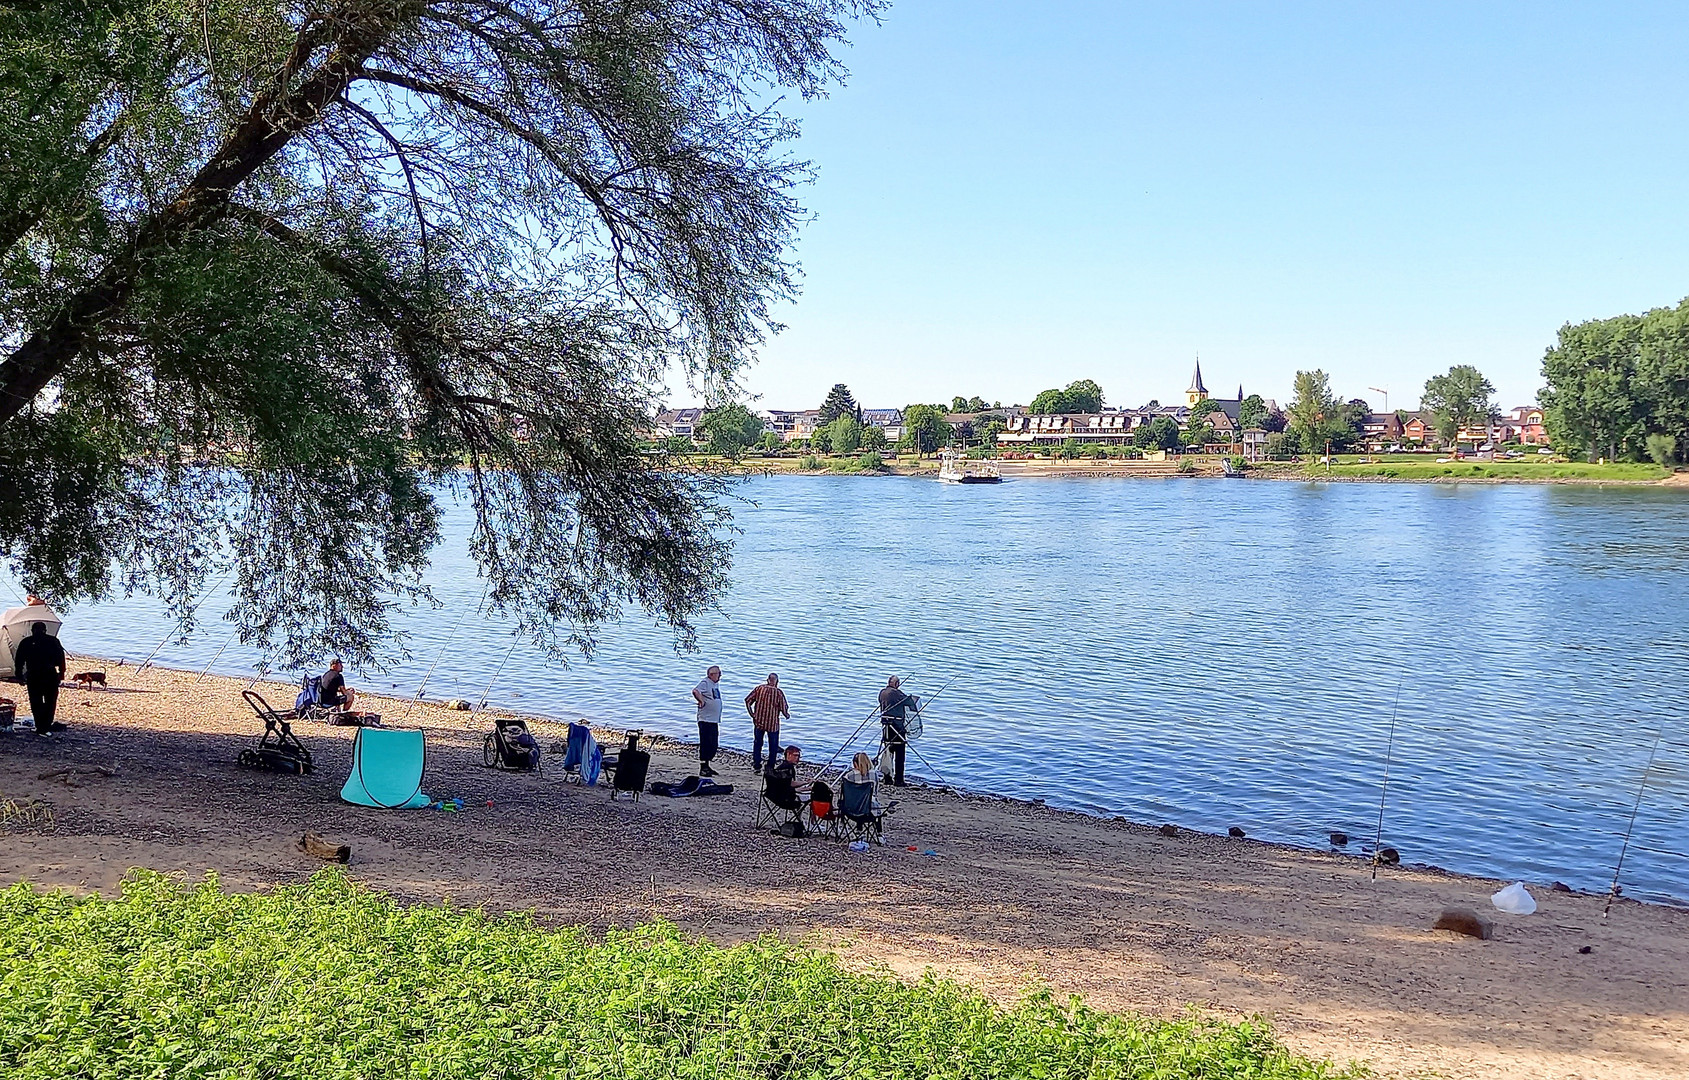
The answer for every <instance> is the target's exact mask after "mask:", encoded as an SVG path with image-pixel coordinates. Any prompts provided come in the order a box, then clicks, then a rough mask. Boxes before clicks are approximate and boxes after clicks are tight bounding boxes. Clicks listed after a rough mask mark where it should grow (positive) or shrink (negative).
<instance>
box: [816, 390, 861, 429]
mask: <svg viewBox="0 0 1689 1080" xmlns="http://www.w3.org/2000/svg"><path fill="white" fill-rule="evenodd" d="M841 416H853V417H855V418H856V419H857V420H858V421H860V420H861V419H862V406H860V405H858V404H857V403H856V398H855V397H854V396H853V395H852V394H851V392H850V387H848V386H846V385H845V384H844V383H834V384H833V388H832V389H831V390H829V391H827V400H826V401H823V402H822V403H821V410H820V413H819V414H818V415H817V416H816V417H815V423H816V426H817V427H825V426H827V425H828V424H831V423H832V422H833V421H834V420H837V419H838V418H839V417H841Z"/></svg>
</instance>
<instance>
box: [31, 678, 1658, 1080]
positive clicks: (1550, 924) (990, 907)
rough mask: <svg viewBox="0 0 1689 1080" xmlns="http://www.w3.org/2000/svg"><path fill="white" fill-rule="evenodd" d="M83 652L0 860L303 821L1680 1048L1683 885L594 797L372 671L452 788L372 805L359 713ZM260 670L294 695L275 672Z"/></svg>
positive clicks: (672, 769) (996, 952) (926, 938)
mask: <svg viewBox="0 0 1689 1080" xmlns="http://www.w3.org/2000/svg"><path fill="white" fill-rule="evenodd" d="M78 666H79V667H80V666H86V667H103V668H104V670H106V672H107V673H108V676H109V681H110V688H109V689H107V690H100V689H93V690H71V689H67V690H65V691H64V692H63V694H62V696H61V699H60V719H61V720H62V721H64V722H66V723H67V724H69V725H71V730H70V731H68V732H66V733H63V734H61V735H59V736H57V737H55V738H53V739H51V740H41V739H37V738H35V737H33V736H31V735H29V734H17V735H13V736H12V737H10V738H4V739H0V798H4V799H7V800H11V801H12V802H13V803H14V804H30V803H33V804H34V811H35V812H34V813H32V814H30V815H28V817H29V818H30V820H23V819H18V820H12V821H9V822H8V823H7V824H5V825H4V826H0V836H3V837H4V843H3V845H0V880H3V881H5V882H7V883H10V882H14V881H18V880H28V881H31V882H34V883H38V884H41V885H45V886H63V887H67V888H70V889H73V890H79V891H86V890H99V891H102V892H109V891H112V890H114V889H115V888H116V887H117V884H118V882H119V880H120V879H121V878H122V876H123V874H124V872H125V870H126V869H127V868H129V867H134V866H145V867H150V868H153V869H157V870H162V871H167V872H173V873H179V874H182V875H184V876H186V877H188V878H198V877H200V876H202V875H204V874H206V873H208V872H212V873H215V874H217V875H218V876H219V878H220V879H221V880H222V881H223V883H224V884H225V885H226V886H228V887H231V888H239V889H251V888H264V887H266V886H269V885H273V884H275V883H278V882H289V881H296V880H298V879H300V878H302V877H305V876H307V875H309V874H311V873H312V872H313V871H315V870H316V869H318V868H319V867H320V866H321V865H322V864H321V863H320V862H317V861H315V860H313V859H310V858H308V857H306V856H305V855H303V854H301V853H300V852H299V851H298V850H296V848H295V846H294V844H295V841H297V840H298V838H299V836H300V834H301V833H302V832H304V831H305V830H307V829H310V830H314V831H316V832H318V833H321V834H322V835H324V836H325V837H327V838H329V839H331V840H333V841H334V842H337V843H346V844H350V845H351V847H352V858H351V863H350V870H351V872H352V874H353V875H354V876H355V877H356V878H357V879H358V880H359V881H361V882H363V883H365V884H367V885H369V886H371V887H374V888H379V889H384V890H388V891H390V892H392V893H394V894H396V895H398V896H401V897H405V898H409V899H415V900H421V901H438V900H443V899H450V900H452V901H454V902H457V903H462V904H471V905H485V906H487V907H489V908H495V909H510V908H519V909H530V910H532V911H534V912H535V913H536V915H537V916H538V917H540V918H542V919H545V920H550V921H556V922H567V923H581V924H587V925H590V926H595V927H603V926H608V925H611V924H629V923H635V922H640V921H646V920H649V919H652V918H662V919H668V920H672V921H673V922H675V923H678V924H679V925H680V926H681V927H683V928H685V929H687V930H689V931H692V932H695V933H699V934H703V935H707V936H708V937H710V938H713V939H716V940H720V941H725V942H731V941H737V940H742V939H745V938H747V937H751V936H755V935H758V934H763V933H771V932H772V933H778V934H780V935H782V936H784V937H787V938H790V939H793V940H801V941H808V942H812V943H814V944H817V945H820V946H822V947H826V948H832V949H836V950H838V951H839V952H840V953H841V954H842V955H844V956H845V957H846V958H847V960H848V962H850V963H853V964H864V965H873V964H883V965H886V966H888V967H890V968H891V969H893V970H894V971H897V972H899V973H903V974H908V975H918V974H919V973H920V972H922V971H923V970H926V969H929V968H930V969H932V970H935V971H937V972H940V973H943V974H946V975H950V976H953V977H955V978H958V979H961V980H963V981H966V982H968V983H971V984H973V985H976V986H978V987H980V988H982V989H984V990H985V991H987V992H988V993H991V994H993V995H996V996H999V997H1002V998H1003V999H1005V1000H1008V999H1012V998H1013V997H1014V996H1016V995H1018V994H1021V993H1023V992H1025V991H1026V990H1028V989H1030V988H1032V987H1034V986H1037V985H1039V984H1046V985H1049V986H1052V987H1054V988H1055V989H1056V990H1057V991H1058V992H1062V993H1077V994H1080V995H1083V996H1084V997H1085V998H1086V999H1087V1000H1088V1001H1089V1002H1091V1003H1092V1004H1094V1005H1097V1006H1100V1007H1104V1008H1111V1009H1135V1010H1142V1011H1145V1012H1149V1013H1154V1014H1162V1015H1165V1014H1173V1013H1178V1012H1180V1011H1182V1010H1185V1009H1187V1008H1191V1007H1195V1008H1198V1009H1201V1010H1205V1011H1209V1012H1211V1013H1213V1014H1215V1015H1218V1016H1223V1017H1228V1018H1230V1017H1238V1016H1243V1015H1250V1014H1258V1015H1261V1016H1263V1017H1266V1018H1268V1019H1269V1020H1271V1021H1272V1022H1273V1023H1274V1024H1275V1025H1276V1026H1277V1029H1278V1031H1279V1033H1280V1035H1281V1036H1282V1037H1283V1038H1284V1039H1285V1041H1286V1042H1288V1043H1289V1044H1291V1045H1292V1046H1294V1047H1296V1048H1298V1049H1301V1050H1304V1051H1306V1052H1309V1053H1313V1054H1316V1055H1319V1056H1324V1057H1330V1058H1333V1059H1336V1060H1339V1061H1345V1060H1350V1059H1358V1060H1361V1061H1365V1062H1367V1063H1369V1064H1371V1065H1372V1066H1373V1067H1374V1068H1375V1069H1377V1070H1378V1071H1379V1072H1380V1073H1381V1074H1383V1075H1387V1076H1403V1077H1408V1076H1415V1077H1417V1076H1443V1077H1451V1078H1464V1077H1484V1078H1490V1077H1525V1076H1529V1077H1542V1078H1549V1077H1552V1078H1565V1080H1571V1078H1595V1077H1602V1078H1617V1080H1626V1078H1636V1080H1641V1078H1654V1077H1674V1076H1689V911H1683V910H1678V909H1673V908H1667V907H1661V906H1653V905H1644V904H1638V903H1634V902H1630V901H1621V902H1620V903H1618V904H1616V905H1615V906H1614V908H1613V911H1612V915H1611V917H1610V918H1608V919H1606V920H1605V921H1604V920H1603V919H1602V914H1601V909H1602V904H1603V900H1602V898H1600V897H1593V896H1586V895H1576V894H1565V893H1558V892H1551V891H1549V890H1547V889H1536V890H1534V892H1535V894H1536V896H1537V900H1538V903H1539V904H1540V908H1539V910H1538V911H1537V913H1536V914H1534V915H1531V916H1526V917H1509V916H1505V915H1500V914H1497V913H1495V912H1493V911H1491V910H1490V908H1489V902H1488V897H1489V894H1490V893H1491V892H1493V891H1495V890H1496V889H1497V888H1499V887H1500V886H1501V885H1502V884H1505V883H1504V882H1499V881H1489V880H1483V879H1477V878H1470V877H1462V876H1458V875H1453V874H1446V873H1443V872H1440V871H1435V870H1429V869H1417V868H1388V869H1386V870H1384V871H1382V872H1381V873H1380V876H1379V880H1378V881H1377V882H1374V881H1372V880H1371V879H1370V875H1369V868H1368V866H1367V864H1366V863H1365V862H1364V861H1362V860H1361V859H1359V858H1354V857H1345V856H1340V855H1336V854H1327V853H1321V852H1310V851H1301V850H1294V849H1289V848H1284V847H1278V846H1274V845H1269V844H1263V843H1257V842H1255V841H1252V840H1247V839H1245V840H1235V839H1231V838H1227V837H1214V836H1205V835H1199V834H1194V833H1190V832H1185V831H1182V830H1181V831H1180V833H1179V835H1177V836H1176V837H1171V838H1170V837H1167V836H1164V835H1162V834H1161V833H1160V832H1159V831H1158V830H1157V829H1156V828H1155V827H1154V825H1156V824H1159V823H1150V824H1147V825H1139V824H1132V823H1127V822H1123V821H1118V820H1116V821H1102V820H1097V819H1094V818H1089V817H1086V816H1083V815H1079V814H1072V813H1065V812H1059V811H1055V810H1051V809H1048V808H1046V807H1042V806H1037V805H1028V804H1024V803H1017V802H1010V801H1005V800H1001V799H992V798H986V797H978V796H970V795H964V794H957V793H951V792H945V791H939V790H928V789H921V788H914V787H912V788H908V789H905V790H904V791H902V792H898V793H897V798H898V800H899V805H898V808H897V811H896V812H895V814H894V816H893V817H892V819H891V821H890V824H889V828H888V838H887V840H888V842H887V844H886V846H885V847H883V848H876V849H871V850H869V851H867V852H851V851H849V850H847V849H845V848H843V847H842V846H840V845H838V844H836V843H834V842H832V841H830V840H826V839H822V838H809V839H804V840H789V839H782V838H779V837H776V836H773V835H769V834H768V833H766V832H758V831H756V830H754V829H753V828H752V827H751V818H752V812H753V806H754V802H755V784H754V780H753V777H752V776H751V773H750V770H749V768H748V765H747V764H746V763H745V761H744V760H743V759H742V758H736V757H734V755H732V754H727V755H725V756H726V758H727V760H726V763H725V765H723V764H722V762H721V760H720V759H718V767H720V771H721V773H722V775H721V777H720V778H719V779H721V780H722V781H725V782H729V783H733V784H735V785H737V791H736V792H735V794H734V795H732V796H729V797H725V798H717V799H699V800H670V799H663V798H657V797H653V796H649V795H648V796H646V797H645V798H643V799H642V800H640V801H639V802H637V803H634V802H631V801H627V800H625V799H624V800H620V801H612V800H611V798H610V793H609V791H608V790H607V789H606V788H597V789H587V788H581V787H578V786H573V785H569V784H566V783H564V782H563V781H562V780H561V769H560V768H559V767H557V763H559V761H560V759H558V758H556V757H548V759H547V763H548V765H549V766H550V767H549V768H548V769H547V771H546V772H545V774H544V775H541V776H535V775H526V774H520V775H519V774H508V773H500V772H494V771H491V770H487V769H485V768H483V767H482V766H481V740H482V736H483V734H484V733H485V731H486V730H488V728H489V722H488V720H487V719H486V718H485V717H471V716H469V715H468V714H465V713H460V712H453V711H450V710H448V709H446V708H443V707H440V706H436V705H415V706H407V703H405V702H396V701H391V700H377V699H373V698H372V699H369V700H368V701H367V706H368V707H370V708H374V709H376V710H378V711H380V712H382V713H383V714H384V715H385V716H386V718H387V722H388V725H389V726H415V727H422V728H424V729H426V730H427V732H428V742H429V748H430V755H431V756H430V766H429V773H428V776H427V779H426V785H425V790H427V791H428V792H429V793H430V794H431V795H434V796H435V797H441V796H447V797H452V796H455V797H461V798H462V799H464V800H465V803H466V809H465V810H464V811H463V812H461V813H445V812H441V811H437V810H417V811H409V812H381V811H374V810H368V809H364V808H360V807H354V806H350V805H347V804H344V803H342V802H341V801H340V800H339V799H338V798H337V792H338V791H339V788H340V784H341V782H342V781H343V780H344V779H345V776H346V772H347V767H348V762H349V760H350V756H349V751H350V747H351V740H352V731H351V729H347V728H329V727H325V726H321V725H315V724H301V725H300V726H299V733H300V735H301V736H302V738H303V739H304V740H305V741H306V743H307V745H308V746H309V747H310V748H311V750H312V752H313V754H314V755H315V756H316V759H317V763H318V764H317V771H316V772H315V773H314V774H313V775H310V776H304V777H292V776H280V775H274V774H269V773H262V772H253V771H249V770H246V769H243V768H240V767H238V766H237V765H236V764H235V758H236V755H237V754H238V753H239V751H240V750H241V748H243V747H244V746H246V745H248V744H250V743H251V742H253V741H255V739H256V737H257V734H258V732H259V730H260V725H259V723H258V721H257V720H256V718H255V717H254V716H253V715H252V714H251V713H250V711H249V710H247V709H246V707H245V706H244V705H243V704H242V703H241V702H240V700H239V697H238V694H239V691H240V689H241V688H242V687H243V686H244V685H246V684H245V683H244V682H242V681H238V680H232V679H226V678H218V677H214V676H210V677H206V678H204V679H201V680H198V681H196V680H195V677H194V676H193V675H192V674H190V673H182V672H175V671H168V670H159V669H151V670H148V671H145V672H137V671H135V670H134V669H133V668H119V667H113V666H111V665H109V664H103V663H99V662H90V663H88V664H86V665H78ZM16 689H20V690H21V688H16ZM259 689H260V690H261V691H262V692H263V693H264V694H265V696H266V697H268V698H269V699H270V701H271V702H272V703H274V704H277V705H280V706H285V705H287V704H291V700H292V696H293V690H292V688H290V687H287V686H282V685H276V684H262V685H260V687H259ZM8 696H11V697H14V698H18V697H21V694H19V693H10V694H8ZM407 707H408V708H409V710H410V711H409V714H408V715H403V714H405V713H406V710H407ZM531 723H532V726H533V728H534V730H535V733H536V734H537V735H538V736H539V737H540V742H541V745H542V746H549V745H550V744H552V743H553V742H556V741H561V740H562V738H563V735H564V727H563V726H562V724H561V723H558V722H553V721H531ZM604 734H605V737H606V738H611V737H612V736H611V735H610V734H609V733H604ZM724 734H726V733H725V732H724ZM794 734H800V735H801V733H794ZM655 749H656V753H655V755H654V760H653V763H652V768H651V778H652V779H669V780H673V779H678V778H680V777H682V776H685V775H687V774H689V773H690V772H692V771H693V766H694V764H695V756H694V755H692V754H691V753H690V752H689V751H688V750H687V748H685V747H682V746H678V745H675V744H669V743H662V742H659V743H658V744H657V746H656V748H655ZM49 813H50V819H51V820H50V822H49V821H48V820H47V818H48V814H49ZM910 845H913V846H914V847H915V848H917V849H918V850H917V851H915V852H911V851H909V850H907V848H908V846H910ZM929 850H930V851H932V852H934V853H935V854H933V855H930V856H929V855H925V854H921V852H925V851H929ZM1450 904H1464V905H1470V906H1472V907H1475V908H1478V909H1480V910H1483V911H1485V912H1487V913H1488V914H1490V915H1492V916H1493V917H1494V919H1495V922H1496V932H1495V937H1494V939H1493V940H1490V941H1478V940H1474V939H1471V938H1464V937H1459V936H1456V935H1453V934H1450V933H1448V932H1444V931H1433V930H1431V929H1430V926H1431V924H1432V922H1433V921H1434V920H1435V919H1436V917H1437V915H1438V912H1439V911H1440V910H1441V909H1442V908H1443V907H1444V906H1445V905H1450ZM1586 949H1587V951H1582V950H1586Z"/></svg>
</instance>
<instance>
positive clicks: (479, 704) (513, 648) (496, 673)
mask: <svg viewBox="0 0 1689 1080" xmlns="http://www.w3.org/2000/svg"><path fill="white" fill-rule="evenodd" d="M512 636H513V637H514V635H512ZM520 644H522V639H521V638H515V640H513V641H512V642H511V643H510V652H507V653H505V654H504V659H503V660H500V661H499V662H498V667H497V668H496V669H495V670H494V671H493V677H492V678H490V679H488V680H487V688H486V689H485V690H483V691H481V700H480V701H478V702H476V703H475V711H476V712H480V711H481V710H482V709H484V708H486V707H487V695H488V694H491V693H492V692H493V683H495V682H497V681H498V677H499V676H500V675H501V674H503V672H504V665H506V664H508V663H510V654H511V653H514V652H515V651H516V646H518V645H520Z"/></svg>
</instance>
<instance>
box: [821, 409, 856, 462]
mask: <svg viewBox="0 0 1689 1080" xmlns="http://www.w3.org/2000/svg"><path fill="white" fill-rule="evenodd" d="M826 430H827V444H828V445H829V446H830V447H832V451H833V453H835V454H854V453H856V452H857V451H858V450H860V449H862V421H860V420H858V419H857V418H856V416H855V415H854V414H852V413H848V412H847V413H840V414H839V415H838V416H836V417H834V418H833V422H832V423H830V424H828V425H827V429H826Z"/></svg>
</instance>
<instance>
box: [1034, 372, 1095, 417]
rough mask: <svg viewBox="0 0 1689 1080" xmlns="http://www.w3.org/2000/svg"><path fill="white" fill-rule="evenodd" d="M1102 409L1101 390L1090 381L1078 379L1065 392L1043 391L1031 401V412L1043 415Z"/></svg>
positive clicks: (1069, 384)
mask: <svg viewBox="0 0 1689 1080" xmlns="http://www.w3.org/2000/svg"><path fill="white" fill-rule="evenodd" d="M1102 407H1103V388H1102V387H1101V386H1098V385H1097V384H1096V383H1095V382H1093V381H1092V380H1090V379H1078V380H1076V381H1074V382H1070V383H1068V384H1067V388H1066V389H1065V390H1044V391H1041V392H1040V393H1039V394H1038V396H1037V397H1035V398H1033V399H1032V406H1031V411H1032V412H1035V413H1040V414H1044V415H1053V414H1056V413H1085V412H1098V411H1100V410H1101V409H1102Z"/></svg>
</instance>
